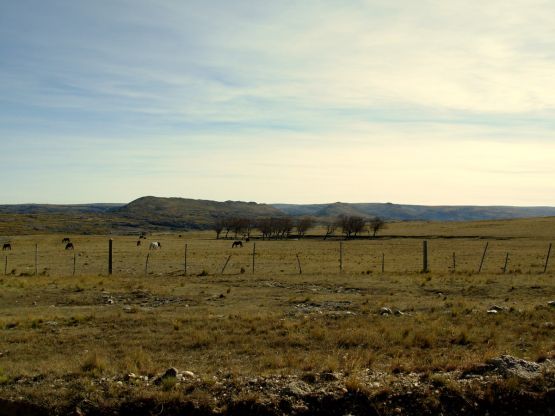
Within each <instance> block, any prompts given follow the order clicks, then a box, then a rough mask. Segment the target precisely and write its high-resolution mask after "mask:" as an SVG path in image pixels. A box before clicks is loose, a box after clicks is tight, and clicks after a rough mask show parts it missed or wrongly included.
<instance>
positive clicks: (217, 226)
mask: <svg viewBox="0 0 555 416" xmlns="http://www.w3.org/2000/svg"><path fill="white" fill-rule="evenodd" d="M224 226H225V219H224V218H216V220H215V221H214V223H213V224H212V229H213V230H214V231H216V240H218V239H219V238H220V234H221V233H222V231H223V229H224Z"/></svg>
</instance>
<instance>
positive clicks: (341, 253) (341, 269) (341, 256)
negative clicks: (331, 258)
mask: <svg viewBox="0 0 555 416" xmlns="http://www.w3.org/2000/svg"><path fill="white" fill-rule="evenodd" d="M339 272H340V273H343V241H340V242H339Z"/></svg>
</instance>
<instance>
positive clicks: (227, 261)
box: [221, 254, 231, 274]
mask: <svg viewBox="0 0 555 416" xmlns="http://www.w3.org/2000/svg"><path fill="white" fill-rule="evenodd" d="M230 258H231V254H230V255H229V256H228V258H227V260H226V261H225V264H224V267H222V273H221V274H224V271H225V268H226V267H227V263H229V259H230Z"/></svg>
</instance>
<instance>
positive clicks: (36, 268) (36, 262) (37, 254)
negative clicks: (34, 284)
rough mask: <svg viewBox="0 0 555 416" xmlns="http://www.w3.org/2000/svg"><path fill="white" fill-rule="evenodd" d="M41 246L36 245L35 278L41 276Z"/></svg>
mask: <svg viewBox="0 0 555 416" xmlns="http://www.w3.org/2000/svg"><path fill="white" fill-rule="evenodd" d="M38 263H39V245H38V244H35V276H37V275H38V274H39V265H38Z"/></svg>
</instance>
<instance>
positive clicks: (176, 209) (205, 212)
mask: <svg viewBox="0 0 555 416" xmlns="http://www.w3.org/2000/svg"><path fill="white" fill-rule="evenodd" d="M113 212H114V213H115V214H117V215H120V216H123V217H127V218H132V219H140V220H144V221H147V222H149V223H150V224H152V225H155V226H163V227H170V228H194V229H195V228H196V229H202V228H209V227H210V226H211V225H212V223H213V222H214V220H215V219H216V218H223V217H247V218H259V217H268V216H283V215H284V213H283V211H281V210H279V209H277V208H275V207H273V206H271V205H267V204H257V203H256V202H242V201H225V202H217V201H209V200H202V199H187V198H159V197H154V196H145V197H142V198H139V199H136V200H135V201H132V202H130V203H129V204H127V205H125V206H123V207H120V208H116V209H115V210H113Z"/></svg>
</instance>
